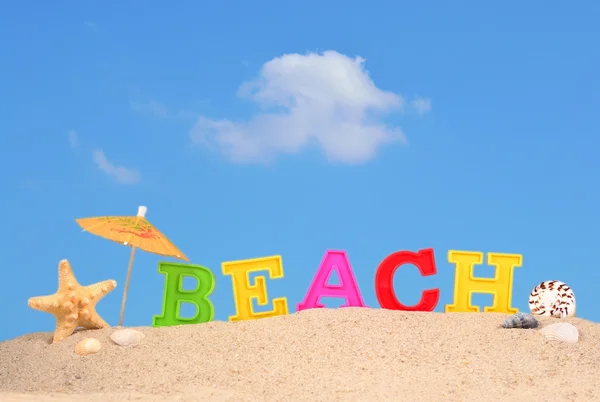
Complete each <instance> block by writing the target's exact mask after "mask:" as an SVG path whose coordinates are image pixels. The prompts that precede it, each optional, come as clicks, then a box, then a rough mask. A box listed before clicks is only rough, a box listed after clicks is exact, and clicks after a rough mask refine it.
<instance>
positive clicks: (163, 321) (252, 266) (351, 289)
mask: <svg viewBox="0 0 600 402" xmlns="http://www.w3.org/2000/svg"><path fill="white" fill-rule="evenodd" d="M483 258H484V253H482V252H477V251H456V250H450V251H448V261H449V262H450V263H453V264H454V266H455V276H454V301H453V303H452V304H448V305H446V306H445V311H446V312H478V311H479V307H477V306H473V305H472V304H471V295H472V294H473V293H488V294H492V295H493V299H494V301H493V304H492V306H489V307H485V308H484V311H485V312H495V313H509V314H514V313H516V312H518V309H516V308H512V307H511V306H510V304H511V299H512V287H513V276H514V269H515V268H516V267H520V266H521V265H522V262H523V256H522V255H520V254H501V253H488V254H487V264H488V265H490V266H493V267H495V271H496V273H495V276H494V277H493V278H480V277H476V276H474V275H473V270H474V267H475V265H479V264H483ZM405 264H412V265H414V266H416V267H417V268H418V269H419V272H420V273H421V275H423V276H432V275H436V273H437V270H436V264H435V257H434V252H433V249H431V248H428V249H423V250H419V251H418V252H412V251H397V252H395V253H392V254H390V255H388V256H387V257H386V258H384V259H383V261H382V262H381V263H380V264H379V266H378V267H377V270H376V273H375V293H376V295H377V300H378V301H379V304H380V305H381V307H382V308H385V309H391V310H405V311H433V310H434V309H435V307H436V306H437V304H438V301H439V297H440V290H439V289H427V290H424V291H423V293H422V295H421V300H420V301H419V303H417V304H416V305H414V306H406V305H404V304H402V303H401V302H400V301H399V300H398V298H397V296H396V294H395V292H394V288H393V278H394V274H395V272H396V271H397V270H398V268H400V267H401V266H403V265H405ZM221 268H222V272H223V275H229V276H231V281H232V286H233V298H234V303H235V308H236V312H235V315H233V316H230V317H229V320H230V321H241V320H251V319H257V318H264V317H273V316H277V315H285V314H288V301H287V298H286V297H278V298H274V299H272V300H271V301H270V303H272V309H271V310H269V311H262V312H257V311H255V310H254V308H253V306H252V300H253V299H255V300H256V301H257V303H258V305H259V306H268V305H269V299H268V297H267V276H268V278H269V279H281V278H283V263H282V258H281V256H270V257H262V258H255V259H250V260H239V261H228V262H224V263H222V264H221ZM158 271H159V272H160V273H161V274H164V275H165V288H164V297H163V306H162V314H161V315H159V316H154V317H153V322H152V325H153V326H155V327H161V326H171V325H182V324H198V323H203V322H209V321H212V320H213V318H214V305H213V303H212V302H211V300H210V295H211V293H212V292H213V289H214V287H215V282H216V279H215V275H214V274H213V272H212V271H211V270H210V269H208V268H206V267H203V266H200V265H193V264H180V263H170V262H161V263H159V267H158ZM257 271H265V275H262V276H256V277H255V280H254V281H253V282H252V280H251V278H250V274H251V273H255V272H257ZM333 272H336V273H337V275H338V277H339V282H340V283H339V284H335V285H334V284H330V283H328V282H329V279H330V277H331V275H332V273H333ZM186 276H187V277H193V278H195V279H196V280H197V282H198V285H197V287H196V289H193V290H185V289H184V288H183V281H184V278H185V277H186ZM322 297H330V298H331V297H333V298H342V299H344V300H345V304H344V305H343V306H342V307H366V306H365V304H364V302H363V298H362V295H361V293H360V290H359V287H358V284H357V282H356V279H355V277H354V273H353V271H352V268H351V265H350V261H349V260H348V256H347V255H346V252H344V251H337V250H329V251H327V252H326V253H325V256H324V257H323V260H322V261H321V264H320V265H319V267H318V269H317V272H316V274H315V276H314V278H313V280H312V283H311V285H310V287H309V288H308V291H307V292H306V296H305V297H304V300H303V301H302V302H300V303H298V304H297V305H296V311H300V310H305V309H310V308H321V307H324V306H323V305H322V304H320V303H319V300H320V299H321V298H322ZM182 303H191V304H193V305H195V306H196V308H197V311H196V314H195V315H194V316H193V317H189V318H188V317H182V316H181V314H180V310H181V304H182Z"/></svg>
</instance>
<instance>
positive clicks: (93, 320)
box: [27, 260, 117, 343]
mask: <svg viewBox="0 0 600 402" xmlns="http://www.w3.org/2000/svg"><path fill="white" fill-rule="evenodd" d="M116 286H117V282H116V281H113V280H108V281H103V282H98V283H94V284H93V285H89V286H81V285H80V284H79V282H77V279H75V275H74V274H73V270H72V269H71V264H69V261H67V260H61V261H60V262H59V263H58V290H57V291H56V293H54V294H53V295H50V296H38V297H32V298H30V299H29V300H28V301H27V304H28V305H29V307H31V308H32V309H34V310H39V311H43V312H46V313H50V314H53V315H54V316H55V317H56V329H55V330H54V339H53V340H52V343H56V342H59V341H62V340H63V339H65V338H67V337H68V336H70V335H71V334H72V333H73V332H74V331H75V329H77V327H83V328H86V329H100V328H106V327H110V325H108V323H107V322H106V321H104V320H103V319H102V317H100V315H99V314H98V313H97V312H96V304H97V303H98V302H99V301H100V299H102V298H103V297H104V296H106V295H107V294H108V293H109V292H111V291H112V290H113V289H114V288H115V287H116Z"/></svg>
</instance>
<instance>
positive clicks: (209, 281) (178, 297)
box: [152, 262, 215, 327]
mask: <svg viewBox="0 0 600 402" xmlns="http://www.w3.org/2000/svg"><path fill="white" fill-rule="evenodd" d="M158 272H159V273H161V274H164V275H165V292H164V295H163V307H162V315H155V316H153V317H152V326H153V327H167V326H172V325H182V324H200V323H203V322H209V321H212V319H213V317H214V315H215V308H214V306H213V304H212V302H211V301H210V300H208V296H209V295H210V294H211V293H212V292H213V290H214V288H215V275H214V274H213V273H212V271H211V270H210V269H208V268H206V267H203V266H200V265H191V264H177V263H172V262H159V263H158ZM186 276H188V277H193V278H196V279H197V280H198V286H197V287H196V289H194V290H184V289H183V278H184V277H186ZM182 303H191V304H194V305H196V308H197V309H198V311H197V313H196V315H195V316H194V317H191V318H184V317H181V314H180V313H181V304H182Z"/></svg>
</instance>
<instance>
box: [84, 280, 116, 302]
mask: <svg viewBox="0 0 600 402" xmlns="http://www.w3.org/2000/svg"><path fill="white" fill-rule="evenodd" d="M116 287H117V282H116V281H114V280H112V279H111V280H108V281H102V282H98V283H94V284H93V285H88V286H86V287H85V290H86V291H87V292H89V293H88V294H89V299H90V302H91V303H93V304H95V303H98V301H100V299H102V298H103V297H104V296H106V295H107V294H109V293H110V292H112V291H113V289H114V288H116Z"/></svg>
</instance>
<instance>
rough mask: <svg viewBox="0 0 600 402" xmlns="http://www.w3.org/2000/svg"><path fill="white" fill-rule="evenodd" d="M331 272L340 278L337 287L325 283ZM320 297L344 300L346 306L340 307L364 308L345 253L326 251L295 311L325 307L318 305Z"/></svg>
mask: <svg viewBox="0 0 600 402" xmlns="http://www.w3.org/2000/svg"><path fill="white" fill-rule="evenodd" d="M333 270H336V271H337V274H338V276H339V278H340V284H339V285H330V284H328V283H327V282H328V281H329V278H330V277H331V273H332V272H333ZM321 297H340V298H344V299H346V304H344V305H343V306H341V307H365V303H364V302H363V299H362V296H361V294H360V290H359V289H358V284H357V283H356V279H354V273H353V272H352V268H351V267H350V262H349V261H348V257H347V256H346V252H345V251H334V250H328V251H327V252H326V253H325V257H324V258H323V261H321V265H320V266H319V269H317V274H316V275H315V277H314V278H313V281H312V283H311V285H310V287H309V288H308V292H306V297H304V301H303V302H302V303H298V305H297V306H296V311H301V310H306V309H309V308H323V307H325V306H324V305H322V304H320V303H319V299H320V298H321Z"/></svg>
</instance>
